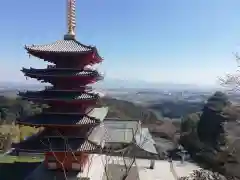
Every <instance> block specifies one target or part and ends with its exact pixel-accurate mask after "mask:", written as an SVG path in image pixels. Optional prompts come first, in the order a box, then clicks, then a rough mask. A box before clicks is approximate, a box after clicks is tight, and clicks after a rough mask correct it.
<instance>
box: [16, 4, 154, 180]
mask: <svg viewBox="0 0 240 180" xmlns="http://www.w3.org/2000/svg"><path fill="white" fill-rule="evenodd" d="M67 6H68V8H67V9H68V11H67V18H68V28H67V29H68V32H67V34H66V35H65V36H64V38H63V40H59V41H56V42H53V43H51V44H46V45H31V46H25V49H26V50H27V52H28V54H29V55H31V56H34V57H36V58H39V59H42V60H44V61H47V62H49V63H51V65H48V66H47V68H46V69H36V68H29V69H27V68H23V69H22V72H23V73H24V75H25V76H26V77H30V78H34V79H37V80H39V81H41V82H43V83H48V84H50V85H49V86H47V87H45V89H44V90H40V91H25V92H20V93H19V96H21V97H22V99H24V100H28V101H31V102H34V103H36V104H40V105H44V108H43V109H42V112H41V113H39V114H35V115H32V116H28V117H21V118H20V119H18V120H17V122H16V123H17V124H19V125H23V126H24V125H27V126H33V127H41V131H40V132H38V133H37V134H35V135H33V136H31V137H28V138H26V139H25V140H24V141H21V142H19V143H17V144H13V148H14V152H17V153H18V154H20V153H25V154H28V155H29V154H31V153H32V154H33V156H34V155H36V154H39V153H40V154H41V153H44V155H45V158H44V161H43V163H42V164H41V165H40V166H39V167H38V168H37V169H36V170H34V172H32V173H31V174H30V175H29V176H28V177H27V178H26V179H29V180H30V179H35V180H38V179H39V180H40V179H41V180H42V179H46V180H47V179H76V178H77V179H89V176H92V175H93V174H95V172H96V174H95V175H96V178H97V179H102V178H103V179H104V177H103V176H104V175H103V171H104V169H106V168H110V169H111V168H112V166H114V167H113V169H115V165H113V164H116V161H114V162H109V163H110V165H108V162H104V163H102V162H101V163H100V159H99V157H103V158H108V157H113V158H114V159H115V157H120V158H122V159H123V161H124V159H125V158H126V159H128V160H129V159H133V160H134V161H135V160H136V158H143V159H147V166H149V167H150V169H154V166H155V161H154V160H155V159H159V157H158V153H157V151H156V148H155V142H154V140H153V139H152V137H151V135H150V133H149V131H148V129H147V128H142V126H141V121H140V120H139V119H138V120H122V119H109V118H105V117H106V116H107V113H108V107H105V106H102V105H101V96H102V94H100V93H98V92H96V91H94V89H93V88H92V87H91V86H90V85H91V84H92V83H94V82H96V81H99V80H102V79H103V76H102V75H101V73H99V72H98V71H97V70H95V69H93V68H92V65H95V64H99V63H101V62H102V60H103V59H102V58H101V56H100V55H99V53H98V50H97V48H96V47H93V46H88V45H84V44H82V43H80V42H79V41H77V40H76V38H75V27H76V23H75V22H76V19H75V0H67ZM105 160H106V159H105ZM105 160H103V161H105ZM101 161H102V160H101ZM121 162H122V161H121ZM124 162H125V161H124ZM133 163H134V164H133ZM133 163H132V165H133V166H134V168H135V169H136V163H135V162H133ZM90 166H93V168H91V167H90ZM120 166H121V167H122V165H120ZM116 167H117V168H118V165H117V166H116ZM134 168H133V169H134ZM120 169H121V168H120ZM50 170H55V171H50ZM109 171H110V170H109ZM113 171H115V170H113ZM88 172H90V174H89V173H88ZM101 172H102V174H101ZM98 173H100V174H98ZM91 179H95V177H92V178H91Z"/></svg>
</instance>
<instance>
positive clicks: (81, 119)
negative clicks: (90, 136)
mask: <svg viewBox="0 0 240 180" xmlns="http://www.w3.org/2000/svg"><path fill="white" fill-rule="evenodd" d="M107 112H108V108H107V107H102V108H93V109H91V110H86V112H85V113H81V112H69V113H64V112H63V113H60V112H56V113H54V112H52V113H51V112H50V113H41V114H37V115H34V116H29V117H26V118H21V119H18V120H17V123H18V124H21V125H28V126H35V127H42V126H44V127H66V128H67V127H80V126H81V127H82V126H84V127H83V128H85V127H86V126H96V125H98V124H100V123H101V122H102V121H103V120H104V118H105V116H106V115H107Z"/></svg>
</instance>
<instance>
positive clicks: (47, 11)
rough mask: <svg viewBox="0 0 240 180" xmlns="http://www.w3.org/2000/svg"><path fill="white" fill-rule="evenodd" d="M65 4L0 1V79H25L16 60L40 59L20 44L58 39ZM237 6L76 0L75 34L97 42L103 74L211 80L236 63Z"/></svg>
mask: <svg viewBox="0 0 240 180" xmlns="http://www.w3.org/2000/svg"><path fill="white" fill-rule="evenodd" d="M65 5H66V3H65V0H41V1H39V0H24V1H19V0H12V1H2V2H1V6H0V22H1V25H0V27H1V28H0V36H1V41H0V47H1V51H0V53H1V56H0V61H1V66H0V72H1V77H0V81H25V78H24V77H23V76H22V75H21V73H20V68H21V67H22V66H25V67H29V66H32V67H44V66H45V64H44V63H43V62H42V61H40V60H38V59H34V58H30V59H29V58H28V55H27V54H26V52H25V50H24V49H23V47H24V45H25V44H45V43H51V42H54V41H55V40H59V39H62V38H63V35H64V34H65V32H66V19H65V10H66V8H65ZM239 7H240V1H239V0H77V38H78V40H79V41H81V42H82V43H84V44H90V45H96V46H97V47H98V49H99V51H100V54H101V55H102V56H103V57H104V59H105V61H104V63H103V64H102V65H101V68H100V69H101V70H102V71H103V72H105V73H106V76H107V77H109V78H118V79H129V80H144V81H149V82H174V83H192V84H205V85H209V84H214V83H216V80H217V77H218V76H222V75H224V74H225V73H226V72H234V71H235V70H236V66H237V65H236V62H235V61H234V56H233V54H232V53H233V52H235V51H239V50H240V49H238V48H239V45H240V13H239Z"/></svg>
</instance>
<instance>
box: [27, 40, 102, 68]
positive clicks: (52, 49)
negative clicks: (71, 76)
mask: <svg viewBox="0 0 240 180" xmlns="http://www.w3.org/2000/svg"><path fill="white" fill-rule="evenodd" d="M25 49H26V50H27V51H28V53H29V54H31V55H33V56H35V57H38V58H40V59H44V60H45V61H48V62H53V63H56V62H57V61H60V60H62V59H63V58H66V57H68V56H75V58H73V59H76V58H79V56H81V57H82V58H84V62H82V63H84V64H83V65H87V64H96V63H100V62H102V60H103V59H102V57H100V55H99V53H98V51H97V48H96V47H94V46H87V45H84V44H82V43H80V42H78V41H77V40H75V39H74V38H70V39H64V40H58V41H56V42H53V43H51V44H45V45H31V46H25ZM56 57H58V59H56ZM73 59H69V60H73Z"/></svg>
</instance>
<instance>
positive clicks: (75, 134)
mask: <svg viewBox="0 0 240 180" xmlns="http://www.w3.org/2000/svg"><path fill="white" fill-rule="evenodd" d="M89 129H90V128H86V129H85V131H82V132H81V131H67V132H66V131H64V130H59V129H45V130H43V131H41V132H39V133H37V134H35V135H33V136H31V137H29V138H28V139H27V140H25V141H22V142H20V143H18V144H15V145H14V146H13V147H15V148H17V149H18V150H20V151H25V152H34V153H36V152H38V153H41V152H50V151H54V152H62V151H66V152H91V151H94V150H96V149H97V148H98V146H97V144H96V143H92V142H91V141H89V140H88V139H87V136H86V133H85V132H87V130H89Z"/></svg>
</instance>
